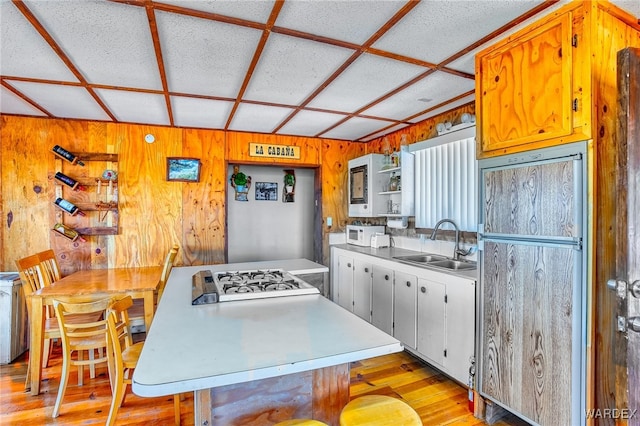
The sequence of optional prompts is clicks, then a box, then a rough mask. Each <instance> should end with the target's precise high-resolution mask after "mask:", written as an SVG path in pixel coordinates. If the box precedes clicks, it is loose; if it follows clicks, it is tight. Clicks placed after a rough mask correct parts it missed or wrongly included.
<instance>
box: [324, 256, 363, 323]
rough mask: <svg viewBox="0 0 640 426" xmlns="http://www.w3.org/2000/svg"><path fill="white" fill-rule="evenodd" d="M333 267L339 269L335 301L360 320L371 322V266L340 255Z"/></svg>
mask: <svg viewBox="0 0 640 426" xmlns="http://www.w3.org/2000/svg"><path fill="white" fill-rule="evenodd" d="M332 266H333V267H335V268H336V269H337V283H338V285H337V286H336V291H335V293H336V294H334V295H333V296H334V298H333V301H334V302H337V303H338V304H339V305H340V306H342V307H343V308H345V309H348V310H349V311H351V312H353V313H354V314H356V315H358V316H359V317H360V318H362V319H365V320H367V321H371V264H370V263H369V262H367V261H365V260H362V259H356V258H354V257H353V256H349V255H345V254H340V255H338V256H337V257H336V259H335V262H332Z"/></svg>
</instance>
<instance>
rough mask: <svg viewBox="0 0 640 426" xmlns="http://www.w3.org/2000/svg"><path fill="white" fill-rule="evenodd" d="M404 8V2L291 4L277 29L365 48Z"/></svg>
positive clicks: (293, 2)
mask: <svg viewBox="0 0 640 426" xmlns="http://www.w3.org/2000/svg"><path fill="white" fill-rule="evenodd" d="M404 4H405V1H404V0H391V1H389V0H385V1H379V0H373V1H372V0H369V1H288V2H285V4H284V6H283V8H282V10H281V11H280V14H279V15H278V19H277V20H276V26H278V27H285V28H291V29H294V30H298V31H302V32H306V33H311V34H315V35H319V36H323V37H328V38H333V39H337V40H344V41H348V42H350V43H356V44H362V43H364V42H365V41H367V40H368V39H369V38H370V37H371V36H372V35H373V34H375V32H376V31H378V30H379V29H380V27H382V26H383V25H384V24H385V23H386V22H387V21H388V20H389V18H390V17H391V16H393V15H394V14H395V13H396V12H397V11H398V10H399V9H400V8H402V6H404Z"/></svg>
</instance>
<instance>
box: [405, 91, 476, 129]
mask: <svg viewBox="0 0 640 426" xmlns="http://www.w3.org/2000/svg"><path fill="white" fill-rule="evenodd" d="M475 99H476V96H475V95H469V96H465V97H463V98H460V99H458V100H457V101H453V102H451V103H448V104H447V105H445V106H442V107H440V108H436V109H433V110H431V111H429V112H426V113H424V114H422V115H420V116H417V117H416V118H413V119H411V120H409V122H410V123H419V122H420V121H422V120H426V119H427V118H431V117H435V116H436V115H439V114H442V113H445V112H447V111H451V110H452V109H455V108H457V107H459V106H462V105H465V104H468V103H471V102H474V101H475ZM456 124H457V123H456Z"/></svg>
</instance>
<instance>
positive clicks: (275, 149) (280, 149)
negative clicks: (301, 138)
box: [249, 143, 300, 159]
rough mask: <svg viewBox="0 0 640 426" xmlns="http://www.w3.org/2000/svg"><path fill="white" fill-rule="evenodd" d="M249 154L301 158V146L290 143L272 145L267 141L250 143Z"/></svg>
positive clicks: (253, 155) (252, 155)
mask: <svg viewBox="0 0 640 426" xmlns="http://www.w3.org/2000/svg"><path fill="white" fill-rule="evenodd" d="M249 156H251V157H278V158H294V159H300V147H299V146H289V145H271V144H267V143H250V144H249Z"/></svg>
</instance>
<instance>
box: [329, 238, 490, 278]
mask: <svg viewBox="0 0 640 426" xmlns="http://www.w3.org/2000/svg"><path fill="white" fill-rule="evenodd" d="M331 247H336V248H339V249H341V250H348V251H352V252H355V253H361V254H366V255H368V256H373V257H377V258H380V259H384V260H389V261H392V262H397V263H402V264H407V263H408V262H406V261H401V260H398V259H397V258H398V257H407V256H420V255H426V254H428V253H424V252H420V251H416V250H409V249H403V248H397V247H385V248H372V247H365V246H356V245H353V244H336V245H332V246H331ZM439 256H442V257H447V258H451V255H439ZM474 264H475V263H474ZM412 266H415V267H419V268H425V269H429V270H434V271H438V272H444V273H447V274H451V275H454V276H458V277H461V278H470V279H474V280H475V279H477V274H478V268H477V267H476V268H471V269H450V268H446V269H445V268H439V267H437V266H429V265H428V264H424V265H416V264H412Z"/></svg>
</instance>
